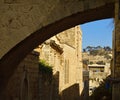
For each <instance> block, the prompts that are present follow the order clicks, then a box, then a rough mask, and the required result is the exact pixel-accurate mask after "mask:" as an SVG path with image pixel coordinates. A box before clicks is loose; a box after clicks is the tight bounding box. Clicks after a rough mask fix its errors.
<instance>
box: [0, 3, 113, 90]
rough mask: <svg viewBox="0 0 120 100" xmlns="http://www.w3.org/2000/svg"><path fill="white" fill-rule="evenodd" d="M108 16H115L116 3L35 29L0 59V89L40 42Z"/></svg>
mask: <svg viewBox="0 0 120 100" xmlns="http://www.w3.org/2000/svg"><path fill="white" fill-rule="evenodd" d="M106 18H114V3H111V4H108V5H105V6H102V7H99V8H96V9H90V10H87V11H84V12H79V13H76V14H73V15H71V16H68V17H66V18H63V19H61V20H59V21H57V22H54V23H52V24H49V25H48V26H46V27H43V28H42V29H39V30H37V31H35V32H34V33H33V34H31V35H30V36H29V37H27V38H26V39H24V40H23V41H21V42H20V43H19V44H17V45H16V46H15V47H14V48H12V49H11V50H10V51H9V52H8V53H7V54H6V55H4V56H3V57H2V59H1V60H0V89H3V88H4V86H5V84H6V83H7V80H8V78H9V76H11V75H12V73H13V72H14V70H15V69H16V66H17V65H18V64H19V63H20V62H21V61H22V59H24V58H25V56H26V55H27V54H29V53H30V52H31V51H32V50H33V49H34V48H35V47H37V46H38V45H39V44H41V43H43V42H44V41H45V40H47V39H49V38H50V37H52V36H53V35H56V34H57V33H59V32H61V31H64V30H66V29H68V28H71V27H74V26H76V25H79V24H83V23H86V22H90V21H95V20H100V19H106ZM6 73H7V74H6Z"/></svg>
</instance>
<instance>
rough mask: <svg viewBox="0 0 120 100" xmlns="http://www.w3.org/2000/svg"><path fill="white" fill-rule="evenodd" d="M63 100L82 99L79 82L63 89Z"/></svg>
mask: <svg viewBox="0 0 120 100" xmlns="http://www.w3.org/2000/svg"><path fill="white" fill-rule="evenodd" d="M61 100H80V95H79V84H74V85H72V86H70V87H68V88H66V89H65V90H63V91H62V93H61Z"/></svg>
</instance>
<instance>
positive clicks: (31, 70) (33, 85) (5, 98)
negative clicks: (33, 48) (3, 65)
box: [0, 52, 39, 100]
mask: <svg viewBox="0 0 120 100" xmlns="http://www.w3.org/2000/svg"><path fill="white" fill-rule="evenodd" d="M38 57H39V56H38V53H36V52H32V53H30V54H29V55H28V56H27V57H26V58H25V59H24V60H23V61H22V62H21V63H20V64H19V66H18V67H17V69H16V70H15V72H14V73H13V75H12V76H11V77H10V79H9V81H8V84H7V87H6V89H5V90H4V92H3V95H2V98H0V99H1V100H25V94H26V93H25V92H28V93H27V95H28V99H27V100H38V99H39V91H38V89H39V83H38V82H39V77H38V76H39V73H38V72H39V70H38ZM11 70H12V69H11ZM6 74H7V73H6ZM25 80H26V81H27V83H26V84H24V81H25ZM25 89H27V90H25ZM27 95H26V96H27ZM23 96H24V97H23ZM26 98H27V97H26Z"/></svg>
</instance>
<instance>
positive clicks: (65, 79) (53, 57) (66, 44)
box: [36, 26, 83, 93]
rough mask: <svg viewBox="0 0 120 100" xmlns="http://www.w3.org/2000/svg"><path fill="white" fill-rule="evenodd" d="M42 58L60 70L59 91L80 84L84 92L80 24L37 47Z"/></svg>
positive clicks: (55, 69)
mask: <svg viewBox="0 0 120 100" xmlns="http://www.w3.org/2000/svg"><path fill="white" fill-rule="evenodd" d="M36 50H37V51H39V52H40V59H43V60H45V61H46V62H47V63H48V64H49V65H51V66H53V74H55V73H56V72H59V92H60V93H62V91H64V90H65V89H66V88H69V87H71V86H73V85H74V84H79V85H78V86H79V93H81V92H82V87H83V86H82V77H83V76H82V31H81V29H80V26H75V27H73V28H71V29H68V30H66V31H63V32H61V33H59V34H58V35H56V36H53V37H52V38H50V39H48V40H47V41H45V42H44V43H43V44H42V45H40V46H39V47H38V48H37V49H36Z"/></svg>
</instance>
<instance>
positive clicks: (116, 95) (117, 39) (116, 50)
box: [112, 0, 120, 100]
mask: <svg viewBox="0 0 120 100" xmlns="http://www.w3.org/2000/svg"><path fill="white" fill-rule="evenodd" d="M113 34H114V35H113V41H114V43H113V68H114V69H113V71H112V72H113V73H112V77H113V88H112V100H120V0H116V1H115V33H113ZM115 81H116V82H115Z"/></svg>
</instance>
